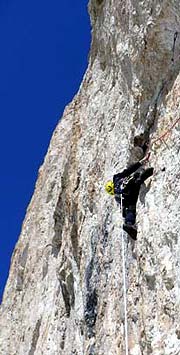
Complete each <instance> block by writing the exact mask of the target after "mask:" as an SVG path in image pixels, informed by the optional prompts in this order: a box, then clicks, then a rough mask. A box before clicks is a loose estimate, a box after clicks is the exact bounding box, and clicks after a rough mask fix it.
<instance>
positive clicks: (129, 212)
mask: <svg viewBox="0 0 180 355" xmlns="http://www.w3.org/2000/svg"><path fill="white" fill-rule="evenodd" d="M123 217H124V219H125V223H127V224H131V225H132V224H135V223H136V206H133V205H131V206H127V207H123Z"/></svg>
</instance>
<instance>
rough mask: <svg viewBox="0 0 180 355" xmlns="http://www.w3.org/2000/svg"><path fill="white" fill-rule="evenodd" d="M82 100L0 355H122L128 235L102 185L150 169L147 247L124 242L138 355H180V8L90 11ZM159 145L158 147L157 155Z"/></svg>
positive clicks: (30, 226)
mask: <svg viewBox="0 0 180 355" xmlns="http://www.w3.org/2000/svg"><path fill="white" fill-rule="evenodd" d="M89 12H90V15H91V21H92V46H91V53H90V60H89V66H88V69H87V72H86V74H85V76H84V79H83V82H82V84H81V87H80V90H79V92H78V94H77V95H76V97H75V98H74V100H73V101H72V103H71V104H70V105H69V106H68V107H66V109H65V112H64V115H63V118H62V119H61V121H60V123H59V124H58V126H57V128H56V129H55V132H54V134H53V137H52V140H51V143H50V146H49V149H48V153H47V155H46V158H45V161H44V164H43V166H42V167H41V168H40V170H39V177H38V180H37V183H36V188H35V192H34V195H33V197H32V200H31V202H30V205H29V207H28V210H27V214H26V218H25V221H24V223H23V227H22V233H21V235H20V238H19V241H18V243H17V245H16V247H15V250H14V253H13V256H12V263H11V269H10V274H9V279H8V282H7V285H6V289H5V293H4V297H3V302H2V305H1V311H0V312H1V313H0V354H1V355H25V354H27V355H40V354H42V355H57V354H62V355H63V354H64V355H65V354H66V355H67V354H68V355H71V354H77V355H102V354H107V355H115V354H118V355H121V354H125V337H124V302H123V275H122V257H121V223H122V219H121V216H120V213H119V207H118V206H117V205H116V203H115V201H114V200H113V199H112V198H110V197H109V196H107V195H106V194H105V192H104V187H103V186H104V183H105V181H106V180H107V179H109V178H112V175H113V174H114V173H115V172H118V171H119V170H120V169H122V168H123V167H124V166H126V165H127V164H128V163H129V162H131V161H135V160H137V159H139V158H141V157H142V150H141V149H140V148H139V147H138V146H136V147H134V144H133V142H134V137H136V136H137V135H139V134H142V135H143V137H145V138H146V139H147V138H148V139H149V140H150V144H151V152H152V153H151V160H150V164H151V165H152V166H154V167H155V175H154V176H153V178H151V179H150V180H149V181H147V183H146V186H145V185H144V186H143V187H142V189H141V193H140V199H139V202H138V216H137V220H138V240H137V242H136V243H135V244H133V242H132V241H130V240H128V238H127V236H126V235H125V236H124V237H125V246H126V248H125V252H126V279H127V312H128V343H129V354H131V355H140V354H143V355H148V354H153V355H177V354H179V353H180V222H179V211H180V202H179V193H180V191H179V190H180V185H179V177H180V164H179V150H180V136H179V131H180V126H179V122H177V124H176V125H175V126H174V128H173V130H172V131H170V132H169V133H168V134H167V135H166V136H165V139H166V140H165V142H162V141H160V140H158V141H156V143H155V140H156V139H157V138H158V137H159V136H160V135H162V134H163V133H164V132H165V131H166V129H167V128H168V127H170V126H171V125H172V124H173V123H174V122H175V121H176V120H177V119H178V118H179V112H180V97H179V92H180V74H179V69H180V7H179V1H178V0H169V1H166V0H163V1H160V0H153V1H145V0H142V1H132V0H126V1H125V0H121V1H120V0H112V1H105V0H104V1H103V0H96V1H95V0H92V1H90V4H89ZM153 142H154V143H153Z"/></svg>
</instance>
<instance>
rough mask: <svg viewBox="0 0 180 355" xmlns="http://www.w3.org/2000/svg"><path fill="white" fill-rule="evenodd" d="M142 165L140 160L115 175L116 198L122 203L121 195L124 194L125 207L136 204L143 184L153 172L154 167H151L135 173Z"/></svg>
mask: <svg viewBox="0 0 180 355" xmlns="http://www.w3.org/2000/svg"><path fill="white" fill-rule="evenodd" d="M141 166H142V164H141V163H140V162H137V163H134V164H131V165H130V166H129V167H128V168H127V169H124V170H123V171H122V172H120V173H118V174H115V175H114V177H113V182H114V192H115V200H116V201H117V202H118V203H120V202H121V196H120V195H121V194H122V202H123V207H129V206H136V202H137V199H138V195H139V190H140V187H141V184H142V183H143V182H144V181H145V180H146V179H147V178H148V177H149V176H151V175H152V174H153V168H149V169H147V170H145V171H144V172H143V173H141V174H140V173H138V172H137V173H135V171H136V170H137V169H139V168H140V167H141ZM133 173H135V174H134V175H132V177H131V178H130V179H129V180H127V182H126V183H124V179H125V178H127V177H129V176H130V175H131V174H133Z"/></svg>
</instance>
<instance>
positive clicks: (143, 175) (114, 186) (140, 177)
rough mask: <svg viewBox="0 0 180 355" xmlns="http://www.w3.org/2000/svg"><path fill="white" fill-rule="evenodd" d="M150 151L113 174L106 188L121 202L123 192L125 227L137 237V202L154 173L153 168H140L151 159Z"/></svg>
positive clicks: (133, 236) (130, 234)
mask: <svg viewBox="0 0 180 355" xmlns="http://www.w3.org/2000/svg"><path fill="white" fill-rule="evenodd" d="M149 156H150V153H148V154H147V156H146V157H144V158H143V159H142V160H140V161H138V162H137V163H134V164H131V165H130V166H129V167H128V168H127V169H124V170H123V171H122V172H120V173H118V174H115V175H114V176H113V181H108V182H107V183H106V185H105V190H106V192H108V194H110V195H114V197H115V200H116V202H118V203H119V204H121V194H122V216H123V218H124V219H125V221H124V224H123V229H124V230H125V231H126V232H127V233H128V234H129V236H130V237H131V238H132V239H134V240H136V239H137V227H136V224H135V223H136V203H137V200H138V196H139V191H140V187H141V185H142V183H143V182H144V181H145V180H146V179H147V178H148V177H150V176H151V175H152V174H153V168H147V169H146V170H145V169H141V171H137V170H139V168H140V167H142V166H143V165H144V164H146V162H147V161H148V160H149Z"/></svg>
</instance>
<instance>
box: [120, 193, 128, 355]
mask: <svg viewBox="0 0 180 355" xmlns="http://www.w3.org/2000/svg"><path fill="white" fill-rule="evenodd" d="M121 211H122V194H121ZM121 240H122V264H123V293H124V333H125V354H126V355H128V322H127V301H126V295H127V289H126V267H125V248H124V233H123V228H121Z"/></svg>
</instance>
